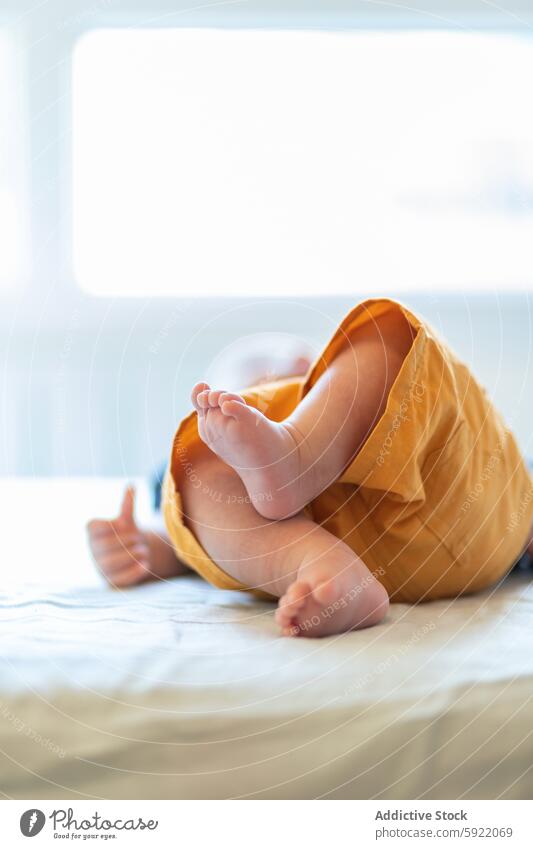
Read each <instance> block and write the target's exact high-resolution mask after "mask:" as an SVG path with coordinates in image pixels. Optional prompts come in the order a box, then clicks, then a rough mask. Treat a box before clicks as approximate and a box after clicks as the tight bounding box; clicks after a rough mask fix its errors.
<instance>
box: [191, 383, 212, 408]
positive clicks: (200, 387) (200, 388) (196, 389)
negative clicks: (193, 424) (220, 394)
mask: <svg viewBox="0 0 533 849" xmlns="http://www.w3.org/2000/svg"><path fill="white" fill-rule="evenodd" d="M208 389H209V384H208V383H204V382H201V383H196V384H195V385H194V386H193V388H192V392H191V401H192V403H193V407H194V408H195V410H196V412H200V409H201V407H200V404H199V403H198V397H199V395H200V394H201V393H202V392H205V391H206V390H208Z"/></svg>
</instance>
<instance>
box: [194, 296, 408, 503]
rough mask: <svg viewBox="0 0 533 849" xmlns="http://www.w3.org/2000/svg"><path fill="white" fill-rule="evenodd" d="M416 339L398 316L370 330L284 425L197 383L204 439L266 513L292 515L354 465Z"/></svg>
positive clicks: (365, 330)
mask: <svg viewBox="0 0 533 849" xmlns="http://www.w3.org/2000/svg"><path fill="white" fill-rule="evenodd" d="M412 340H413V332H412V329H411V327H410V325H409V324H408V322H407V320H406V319H405V318H404V317H403V315H402V314H401V313H400V312H399V311H391V312H389V313H386V314H385V315H383V316H381V317H380V318H379V319H377V320H376V321H375V322H373V323H369V324H367V325H365V326H364V327H362V328H361V329H360V330H358V332H357V334H356V335H355V336H354V338H353V339H352V340H350V344H347V346H346V347H345V348H344V349H343V350H342V351H341V353H340V354H339V355H338V356H337V357H336V358H335V360H334V361H333V362H332V364H331V365H330V367H329V368H328V369H327V370H326V371H325V372H324V374H323V375H322V376H321V377H320V378H319V380H318V381H317V382H316V384H315V385H314V386H313V387H312V389H311V391H310V392H309V393H308V394H307V395H306V397H305V398H304V399H303V400H302V402H301V403H300V404H299V405H298V407H297V408H296V410H295V411H294V412H293V414H292V415H291V416H289V418H288V419H286V420H285V421H283V422H281V423H278V422H273V421H270V420H269V419H268V418H266V416H264V415H263V414H262V413H261V412H260V411H259V410H256V409H255V408H253V407H250V406H248V405H247V404H246V403H245V402H244V400H243V399H242V398H240V396H238V395H235V394H232V393H227V392H223V391H221V390H211V389H210V388H209V386H207V385H206V384H202V383H201V384H197V386H195V388H194V389H193V393H192V400H193V403H194V406H195V408H196V410H197V412H198V430H199V433H200V437H201V438H202V440H203V441H204V442H205V443H206V444H207V445H208V446H209V447H210V448H211V450H212V451H214V452H215V453H216V454H218V456H219V457H220V458H221V459H222V460H224V462H225V463H227V464H229V465H230V466H231V467H232V468H233V469H235V471H236V472H237V473H238V475H239V476H240V478H241V479H242V481H243V483H244V485H245V487H246V489H247V492H248V494H249V496H250V498H251V500H252V503H253V505H254V506H255V508H256V510H257V511H258V512H259V513H261V515H262V516H265V517H266V518H269V519H282V518H286V517H288V516H292V515H295V514H296V513H298V512H299V511H300V510H301V509H302V508H303V507H304V506H305V505H306V504H308V503H309V502H310V501H312V500H313V498H315V497H316V496H317V495H319V494H320V493H321V492H322V491H323V490H324V489H326V487H328V486H329V485H330V484H331V483H333V482H334V481H335V480H337V478H338V477H339V476H340V474H341V473H342V471H343V470H344V469H345V468H346V467H347V466H348V465H349V463H350V462H351V460H353V458H354V457H355V455H356V454H357V452H358V450H359V448H360V447H361V446H362V444H363V443H364V442H365V440H366V438H367V436H368V434H369V433H370V431H371V430H372V428H373V426H374V424H375V423H376V422H377V420H378V418H379V417H380V415H381V414H382V412H383V411H384V409H385V405H386V403H387V398H388V394H389V390H390V388H391V386H392V384H393V382H394V380H395V378H396V376H397V374H398V372H399V370H400V368H401V365H402V363H403V361H404V359H405V356H406V355H407V352H408V350H409V348H410V346H411V344H412Z"/></svg>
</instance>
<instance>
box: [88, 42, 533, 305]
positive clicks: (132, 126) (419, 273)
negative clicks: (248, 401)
mask: <svg viewBox="0 0 533 849" xmlns="http://www.w3.org/2000/svg"><path fill="white" fill-rule="evenodd" d="M73 74H74V77H73V122H74V123H73V168H74V259H75V270H76V275H77V278H78V280H79V282H80V284H81V285H82V287H83V288H84V289H86V290H88V291H89V292H92V293H94V294H96V295H144V294H162V295H163V294H164V295H178V296H193V295H194V296H198V295H214V294H219V295H220V294H227V295H240V294H261V295H263V294H272V295H278V294H279V295H284V294H290V295H296V296H298V295H302V296H303V295H308V294H329V293H352V292H364V293H372V291H374V290H376V289H377V288H381V287H387V288H391V287H392V288H414V289H417V288H418V289H420V288H424V289H427V288H428V287H445V288H450V287H452V288H453V287H455V288H461V289H464V288H484V287H486V286H517V287H520V286H523V285H527V286H531V285H533V251H532V250H531V245H532V237H533V110H531V108H530V100H531V80H532V79H533V41H532V40H531V39H528V38H525V37H524V38H522V37H519V36H512V35H498V34H494V35H492V34H487V35H484V34H471V33H457V32H448V31H445V32H429V31H425V32H405V31H403V32H402V31H390V32H379V33H378V32H368V31H366V32H365V31H361V32H352V31H348V32H316V31H305V32H303V31H302V32H299V31H291V30H287V31H276V30H272V31H265V30H248V31H243V30H225V29H220V30H206V29H195V30H187V29H171V30H142V31H132V30H99V31H96V32H94V33H92V34H90V35H88V36H86V37H85V38H83V39H82V40H81V41H80V43H79V44H78V46H77V48H76V51H75V58H74V70H73Z"/></svg>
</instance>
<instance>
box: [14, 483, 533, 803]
mask: <svg viewBox="0 0 533 849" xmlns="http://www.w3.org/2000/svg"><path fill="white" fill-rule="evenodd" d="M76 487H79V488H82V487H83V483H82V482H77V483H75V484H74V483H72V482H71V483H63V484H62V485H61V486H59V485H57V484H54V485H50V486H49V489H48V493H49V495H50V496H52V495H54V494H55V497H48V498H46V499H43V498H42V489H41V490H39V487H37V490H39V502H40V505H41V506H40V510H41V519H40V521H42V526H43V527H47V528H48V527H51V528H52V529H53V528H54V527H55V528H56V531H57V522H56V524H55V525H54V519H53V513H57V511H58V504H59V507H60V506H61V505H60V502H61V499H66V498H67V497H68V499H69V501H72V494H73V489H74V490H75V489H76ZM100 487H102V484H100ZM88 489H89V490H90V489H91V487H88ZM21 491H23V490H21ZM84 491H86V490H84ZM35 492H36V488H35V487H34V488H33V489H32V487H31V484H26V496H25V503H26V505H27V504H28V503H31V498H32V497H37V496H36V495H35ZM80 492H81V489H80ZM91 492H92V490H91ZM94 494H95V495H96V490H95V493H94ZM106 497H107V498H108V499H109V492H108V493H107V496H106ZM28 499H29V502H28ZM79 500H80V502H81V503H82V504H83V503H85V502H84V501H83V498H82V497H81V496H80V499H79ZM80 509H81V508H80ZM47 511H48V512H49V517H50V522H51V525H50V524H46V523H45V522H44V519H43V514H46V512H47ZM74 524H75V523H74ZM80 527H81V525H80ZM78 536H80V535H78ZM49 542H50V541H49V540H47V539H45V540H43V539H41V540H40V543H41V546H43V548H42V550H43V553H44V554H43V558H42V559H41V563H40V564H39V566H40V570H41V580H40V582H39V581H37V582H36V578H35V573H34V574H33V579H32V580H28V582H27V583H26V584H25V585H24V586H19V587H18V588H17V587H15V586H13V581H11V582H10V583H11V587H10V588H8V589H7V590H6V591H5V592H4V593H3V594H2V596H1V598H0V791H2V793H3V794H5V795H6V796H7V797H13V798H32V799H38V798H73V799H75V798H235V797H246V798H315V797H325V798H417V799H418V798H424V799H433V798H435V799H436V798H441V799H443V798H495V797H502V798H531V796H532V789H533V739H532V734H533V704H532V701H533V587H532V586H531V583H530V582H529V581H527V580H526V579H524V578H522V577H512V578H510V579H508V580H507V581H506V582H505V583H504V584H503V585H502V586H500V587H499V588H498V589H496V590H493V591H490V592H486V593H483V594H481V595H477V596H472V597H469V598H464V599H460V600H456V601H453V602H436V603H432V604H426V605H420V606H418V607H409V606H407V605H393V607H392V609H391V613H390V615H389V616H388V618H387V620H386V621H385V623H383V624H382V625H380V626H378V627H376V628H372V629H369V630H365V631H360V632H357V633H353V634H348V635H343V636H341V637H336V638H329V639H325V640H316V641H313V640H308V639H297V640H291V639H283V638H280V637H279V636H278V634H277V630H276V628H275V625H274V620H273V610H274V608H273V606H272V605H269V604H267V603H263V602H258V601H256V600H254V599H252V598H250V597H248V596H247V595H245V594H240V593H232V592H222V591H219V590H216V589H213V588H211V587H209V586H207V585H205V584H204V583H203V582H202V581H201V580H200V579H197V578H195V577H190V578H180V579H176V580H174V581H171V582H167V583H161V584H151V585H145V586H143V587H139V588H136V589H133V590H129V591H127V592H117V591H112V590H110V589H107V588H106V587H104V586H102V585H100V584H98V582H96V581H95V580H94V578H93V577H92V573H90V572H89V571H88V567H87V555H86V551H85V550H84V549H83V545H82V540H81V537H80V538H79V539H78V541H77V543H75V542H74V543H71V550H70V554H69V557H70V565H71V569H70V574H71V575H72V576H73V577H72V580H71V581H70V582H69V583H70V585H69V587H68V588H65V589H62V588H61V587H60V586H59V585H58V582H57V581H56V585H55V586H54V585H53V584H52V583H50V582H48V583H47V582H44V581H43V575H42V572H43V571H46V550H47V549H46V545H48V544H49ZM75 545H78V548H77V549H76V547H75ZM17 550H18V549H17ZM79 563H83V564H84V565H83V568H82V569H80V570H79V571H78V572H76V564H79ZM22 567H23V563H22V561H21V563H20V566H19V568H20V569H22ZM68 567H69V564H63V566H62V567H61V569H62V570H63V572H64V571H66V570H67V569H68ZM86 568H87V571H86ZM61 569H60V570H59V571H58V572H57V574H61ZM10 574H12V573H11V572H10ZM76 576H77V577H76ZM75 577H76V579H75V580H74V578H75Z"/></svg>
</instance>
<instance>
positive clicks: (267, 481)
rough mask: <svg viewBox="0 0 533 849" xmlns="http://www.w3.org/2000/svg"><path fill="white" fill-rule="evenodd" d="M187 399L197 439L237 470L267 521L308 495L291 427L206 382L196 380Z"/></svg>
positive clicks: (297, 508) (289, 510)
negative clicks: (193, 412)
mask: <svg viewBox="0 0 533 849" xmlns="http://www.w3.org/2000/svg"><path fill="white" fill-rule="evenodd" d="M191 398H192V402H193V404H194V407H195V409H196V411H197V413H198V433H199V434H200V437H201V439H202V440H203V442H205V444H206V445H207V446H208V447H209V448H210V449H211V451H213V452H214V453H215V454H217V456H218V457H220V459H221V460H223V461H224V462H225V463H227V464H228V465H229V466H231V467H232V468H233V469H234V470H235V471H236V472H237V474H238V475H239V477H240V478H241V480H242V482H243V483H244V485H245V487H246V490H247V492H248V495H249V497H250V500H251V502H252V504H253V505H254V507H255V509H256V510H257V511H258V513H260V514H261V515H262V516H264V517H265V518H267V519H286V518H288V517H289V516H292V515H294V514H295V513H298V512H299V511H300V510H301V509H302V508H303V507H304V506H305V504H306V503H307V500H308V499H307V498H306V492H304V491H303V488H302V487H301V486H300V475H301V468H302V459H301V453H302V447H301V444H300V441H299V439H298V435H297V434H296V432H295V431H294V429H293V428H291V427H290V426H288V425H287V424H285V423H283V422H273V421H270V419H267V417H266V416H264V415H263V413H261V412H260V411H259V410H256V409H255V407H250V406H249V405H248V404H247V403H246V401H245V400H244V398H241V396H240V395H236V394H235V393H233V392H225V391H223V390H220V389H211V388H210V387H209V386H208V384H207V383H197V384H196V386H195V387H194V389H193V391H192V395H191Z"/></svg>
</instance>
